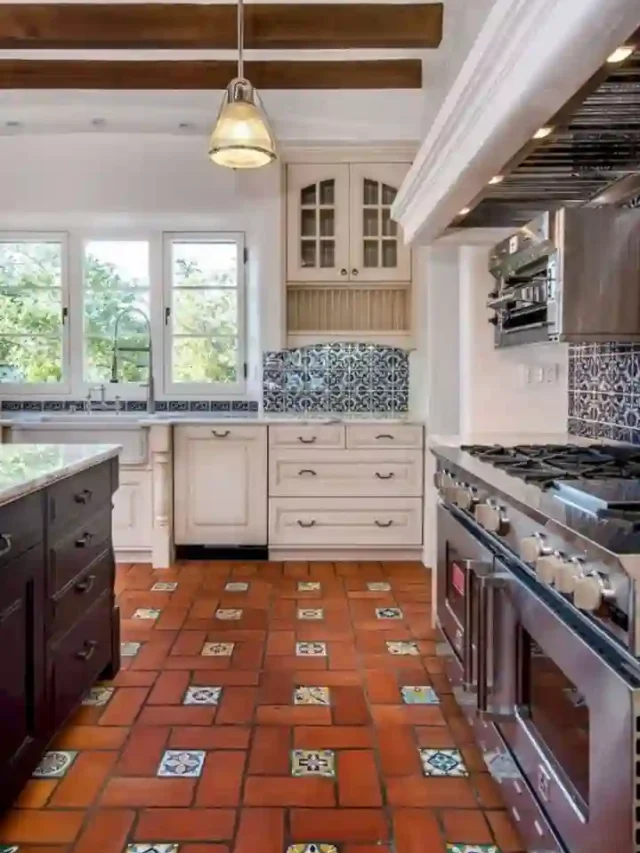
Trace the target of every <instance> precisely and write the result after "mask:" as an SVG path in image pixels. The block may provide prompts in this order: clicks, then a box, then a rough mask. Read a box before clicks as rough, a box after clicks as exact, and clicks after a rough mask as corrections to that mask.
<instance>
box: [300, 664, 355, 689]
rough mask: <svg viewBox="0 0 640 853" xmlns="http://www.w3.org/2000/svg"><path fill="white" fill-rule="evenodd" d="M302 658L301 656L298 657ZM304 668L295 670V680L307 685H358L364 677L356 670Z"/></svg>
mask: <svg viewBox="0 0 640 853" xmlns="http://www.w3.org/2000/svg"><path fill="white" fill-rule="evenodd" d="M298 660H300V658H298ZM304 666H305V665H304V664H302V668H301V669H298V670H296V671H295V672H294V674H293V676H294V680H295V682H296V684H300V685H305V686H306V687H314V686H316V685H318V686H324V687H342V686H344V687H349V686H352V687H357V686H358V685H359V684H361V683H362V678H361V676H360V673H359V672H356V671H355V670H352V671H348V670H326V671H325V672H317V671H309V670H308V669H304Z"/></svg>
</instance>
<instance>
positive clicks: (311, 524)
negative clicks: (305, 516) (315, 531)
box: [298, 518, 316, 527]
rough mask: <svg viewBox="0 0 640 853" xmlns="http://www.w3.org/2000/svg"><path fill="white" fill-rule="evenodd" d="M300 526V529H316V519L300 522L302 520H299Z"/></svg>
mask: <svg viewBox="0 0 640 853" xmlns="http://www.w3.org/2000/svg"><path fill="white" fill-rule="evenodd" d="M298 525H299V526H300V527H315V526H316V520H315V518H312V519H311V521H300V519H298Z"/></svg>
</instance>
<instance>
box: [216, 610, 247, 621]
mask: <svg viewBox="0 0 640 853" xmlns="http://www.w3.org/2000/svg"><path fill="white" fill-rule="evenodd" d="M216 619H222V621H224V622H235V621H237V620H238V619H242V610H235V609H232V608H230V607H219V608H218V609H217V610H216Z"/></svg>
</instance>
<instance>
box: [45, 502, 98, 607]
mask: <svg viewBox="0 0 640 853" xmlns="http://www.w3.org/2000/svg"><path fill="white" fill-rule="evenodd" d="M110 539H111V509H110V508H109V509H108V510H104V511H103V512H101V513H99V514H98V515H94V516H93V518H90V519H88V520H87V521H86V522H85V523H83V524H82V525H79V526H78V527H76V528H75V529H73V530H71V531H70V532H69V533H67V534H65V535H64V536H62V538H60V539H58V540H57V541H55V542H53V543H52V544H51V545H50V546H49V579H50V580H49V591H50V593H51V594H55V593H57V592H59V591H60V590H61V589H63V587H65V586H66V585H67V584H68V583H69V581H71V580H73V578H75V577H76V576H77V575H79V574H80V572H82V571H84V570H85V569H86V568H88V566H90V565H91V564H92V563H93V562H94V561H95V560H96V559H97V558H98V557H99V556H100V555H101V554H103V553H104V552H105V551H107V550H108V549H109V546H110Z"/></svg>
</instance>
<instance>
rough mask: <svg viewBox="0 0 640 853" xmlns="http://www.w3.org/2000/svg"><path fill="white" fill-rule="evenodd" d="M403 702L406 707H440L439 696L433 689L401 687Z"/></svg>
mask: <svg viewBox="0 0 640 853" xmlns="http://www.w3.org/2000/svg"><path fill="white" fill-rule="evenodd" d="M400 692H401V693H402V701H403V702H404V703H405V705H439V704H440V700H439V699H438V694H437V693H436V691H435V690H434V689H433V687H427V686H424V687H409V686H405V687H401V688H400Z"/></svg>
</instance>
